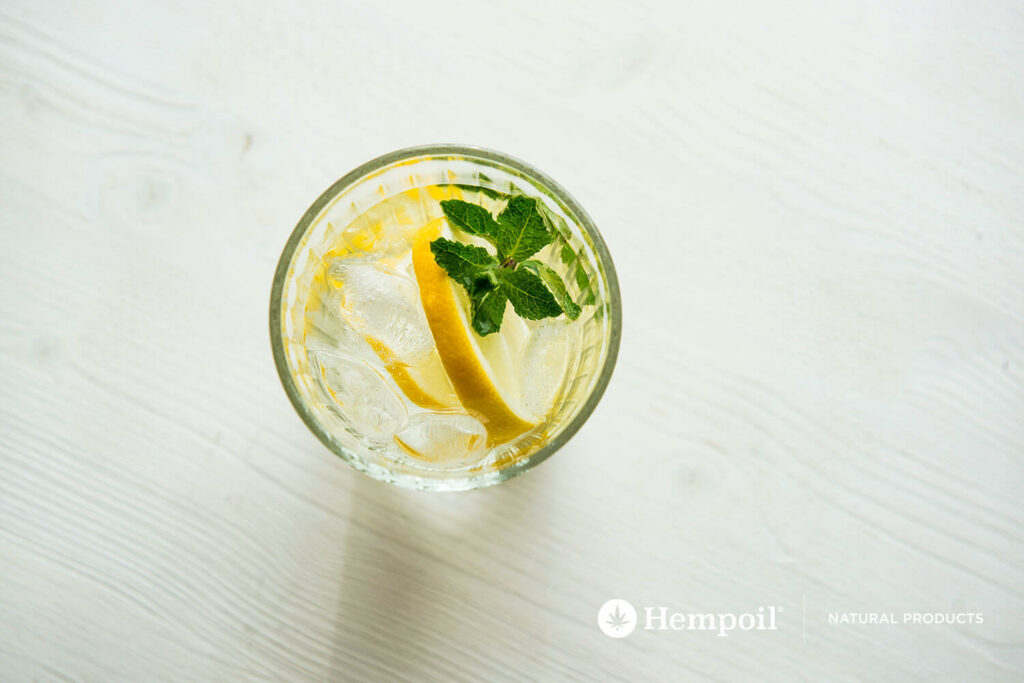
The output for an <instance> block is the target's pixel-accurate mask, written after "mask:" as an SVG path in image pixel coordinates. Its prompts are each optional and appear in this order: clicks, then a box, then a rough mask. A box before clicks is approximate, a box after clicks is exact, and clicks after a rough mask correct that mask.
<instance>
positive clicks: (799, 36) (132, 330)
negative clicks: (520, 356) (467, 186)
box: [0, 0, 1024, 681]
mask: <svg viewBox="0 0 1024 683" xmlns="http://www.w3.org/2000/svg"><path fill="white" fill-rule="evenodd" d="M379 4H380V6H379V7H370V6H367V4H365V3H336V2H330V3H328V2H322V3H317V4H311V5H310V6H308V7H306V8H304V9H303V10H302V11H301V12H299V11H296V9H295V7H294V6H293V5H292V4H290V3H283V2H266V1H261V2H258V3H242V2H237V1H234V2H232V1H228V2H221V3H189V4H188V5H187V6H182V5H183V3H165V2H147V3H137V2H132V3H130V2H117V1H112V0H104V1H103V2H93V3H71V2H54V3H30V2H21V1H15V2H7V3H5V4H4V5H3V7H2V8H0V111H2V121H3V125H2V126H0V149H2V155H0V206H2V207H3V210H2V211H0V226H2V228H0V229H2V233H0V235H2V248H0V283H2V289H0V678H3V679H4V680H95V681H100V680H102V681H110V680H131V681H139V680H176V681H177V680H211V681H213V680H313V681H315V680H425V679H426V680H452V679H455V680H522V679H542V680H679V679H708V680H744V679H750V678H758V679H764V680H780V681H782V680H785V681H792V680H809V681H810V680H814V681H817V680H937V679H944V680H972V681H983V680H1012V679H1016V678H1019V677H1021V676H1022V674H1024V543H1022V540H1024V532H1022V526H1024V504H1022V497H1021V493H1020V492H1021V490H1024V193H1022V192H1021V190H1022V188H1024V127H1022V126H1021V125H1020V122H1021V121H1022V120H1024V70H1022V68H1021V67H1022V65H1024V39H1022V36H1024V8H1022V6H1021V5H1020V4H1019V3H1013V2H997V1H988V0H986V1H983V2H980V3H964V2H962V3H946V4H941V5H936V4H935V3H929V2H914V1H911V0H899V1H898V2H868V3H864V2H837V3H809V2H808V3H801V2H781V3H761V4H750V3H734V2H724V3H722V2H694V3H682V4H680V3H667V2H666V3H653V2H640V3H637V2H630V3H625V2H604V3H594V2H591V3H584V2H576V1H575V0H574V1H573V2H564V3H550V2H548V3H533V2H527V3H520V4H518V5H517V6H516V7H515V8H514V9H511V8H508V7H499V6H498V5H494V6H490V5H489V4H488V3H475V4H473V3H457V2H440V3H438V2H432V3H412V2H391V3H379ZM437 141H452V142H465V143H472V144H480V145H484V146H488V147H493V148H496V149H500V150H503V151H506V152H508V153H511V154H513V155H515V156H518V157H521V158H523V159H526V160H528V161H530V162H532V163H534V164H536V165H537V166H538V167H540V168H542V169H544V170H545V171H547V172H548V173H550V174H551V175H552V176H553V177H555V178H557V179H558V180H559V181H561V182H562V183H563V184H564V185H565V186H566V187H567V188H568V189H569V190H570V191H571V192H572V193H573V194H574V195H575V196H576V197H577V199H579V200H580V202H581V203H582V204H583V205H584V206H585V207H587V209H588V211H589V212H590V213H591V214H592V216H593V217H594V218H595V220H596V222H597V224H598V225H599V226H600V228H601V230H602V232H603V233H604V236H605V238H606V240H607V242H608V244H609V247H610V249H611V251H612V253H613V255H614V257H615V261H616V266H617V268H618V273H619V278H620V280H621V282H622V288H623V298H624V324H625V326H624V337H623V344H622V351H621V354H620V358H619V363H618V368H617V370H616V373H615V376H614V377H613V380H612V384H611V386H610V388H609V390H608V393H607V394H606V397H605V399H604V400H603V402H602V404H601V405H600V406H599V408H598V410H597V412H596V414H595V416H594V417H593V418H591V420H590V422H589V423H588V424H587V425H586V427H585V428H584V429H583V430H582V431H581V432H580V433H579V435H578V436H576V437H575V438H574V440H573V441H572V442H571V443H570V444H569V445H568V446H567V447H566V448H565V449H564V450H563V451H562V452H561V453H559V454H558V456H557V457H555V458H553V459H552V460H550V461H549V462H547V463H545V464H544V465H543V466H542V467H540V468H539V469H538V470H536V471H535V472H531V473H530V474H529V475H527V476H526V477H523V478H521V479H518V480H515V481H512V482H509V483H507V484H504V485H502V486H500V487H497V488H495V489H491V490H485V491H478V492H473V493H470V494H465V495H431V494H418V493H413V492H408V491H402V490H397V489H393V488H390V487H388V486H385V485H382V484H378V483H376V482H374V481H371V480H369V479H367V478H366V477H364V476H362V475H359V474H358V473H356V472H355V471H353V470H351V469H349V468H348V467H347V466H345V465H344V464H343V463H341V462H340V461H338V460H336V459H335V458H333V457H332V456H330V455H329V454H328V453H327V451H326V450H325V449H324V448H322V447H321V446H320V444H319V443H318V442H317V441H316V439H315V438H314V437H313V436H312V435H311V434H310V433H309V432H308V431H307V430H306V429H305V427H304V426H303V425H302V423H301V421H300V420H299V419H298V417H297V416H296V415H295V414H294V412H293V411H292V409H291V406H290V405H289V404H288V401H287V399H286V398H285V396H284V392H283V391H282V390H281V388H280V386H279V383H278V380H277V377H276V374H275V371H274V368H273V363H272V361H271V357H270V350H269V341H268V338H267V331H266V315H267V298H268V293H269V288H270V280H271V276H272V272H273V269H274V265H275V263H276V259H277V257H278V254H279V253H280V249H281V248H282V247H283V245H284V242H285V239H286V237H287V235H288V233H289V232H290V230H291V227H292V226H293V225H294V224H295V222H296V220H297V219H298V217H299V216H300V215H301V213H302V211H303V210H304V209H305V208H306V206H308V204H309V203H310V202H311V201H312V199H314V198H315V197H316V196H317V195H318V194H319V193H320V192H321V191H322V190H323V189H324V188H325V187H326V186H328V185H329V184H330V183H331V182H332V181H333V180H334V179H336V178H337V177H339V176H340V175H342V174H343V173H344V172H346V171H347V170H349V169H351V168H353V167H354V166H356V165H358V164H359V163H361V162H363V161H366V160H367V159H370V158H372V157H374V156H376V155H378V154H381V153H384V152H386V151H389V150H392V149H396V148H399V147H403V146H407V145H411V144H420V143H426V142H437ZM611 597H622V598H626V599H628V600H630V601H631V602H633V603H634V604H636V605H639V606H642V605H667V606H669V607H670V608H672V609H673V610H678V611H740V612H742V611H747V610H750V609H756V607H757V606H758V605H766V604H777V605H780V606H782V607H783V608H784V612H783V613H782V616H781V618H780V619H781V621H780V630H779V631H778V632H775V633H766V634H736V635H734V636H733V637H729V638H718V637H715V636H712V635H710V634H704V633H687V632H681V633H660V632H640V631H638V632H637V633H634V634H633V635H632V636H630V637H628V638H624V639H622V640H614V641H613V640H610V639H608V638H606V637H605V636H603V635H602V634H601V632H600V631H599V630H598V629H597V627H596V623H595V618H596V611H597V609H598V607H599V606H600V605H601V604H602V603H603V602H604V601H605V600H607V599H609V598H611ZM805 600H806V633H805V632H804V628H803V626H804V620H803V604H804V601H805ZM914 610H920V611H929V612H950V611H964V612H982V613H984V615H985V621H984V623H983V624H981V625H960V626H952V627H950V626H944V627H939V626H930V627H924V626H893V627H879V626H875V627H867V626H864V627H849V626H846V627H843V626H836V625H831V626H830V625H828V623H827V615H828V613H829V612H846V611H885V612H888V611H893V612H898V613H902V612H904V611H914Z"/></svg>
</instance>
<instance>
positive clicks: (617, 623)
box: [605, 605, 629, 630]
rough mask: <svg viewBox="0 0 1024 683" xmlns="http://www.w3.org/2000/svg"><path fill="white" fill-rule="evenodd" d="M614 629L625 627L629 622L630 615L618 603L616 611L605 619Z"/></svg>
mask: <svg viewBox="0 0 1024 683" xmlns="http://www.w3.org/2000/svg"><path fill="white" fill-rule="evenodd" d="M605 623H607V624H608V625H609V626H611V627H612V628H613V629H615V630H618V629H620V628H625V627H626V625H628V624H629V617H627V616H626V615H625V614H623V613H622V609H621V608H620V607H619V606H618V605H616V606H615V611H614V612H612V613H611V614H609V615H608V619H607V620H606V621H605Z"/></svg>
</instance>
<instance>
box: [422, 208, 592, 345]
mask: <svg viewBox="0 0 1024 683" xmlns="http://www.w3.org/2000/svg"><path fill="white" fill-rule="evenodd" d="M441 210H442V211H443V212H444V215H445V217H446V218H447V219H448V222H449V223H451V224H452V225H453V226H454V227H456V228H458V229H459V230H462V231H464V232H467V233H469V234H471V235H477V236H479V237H482V238H484V239H485V240H487V241H488V242H490V243H491V244H492V245H494V247H495V251H496V253H495V254H492V253H491V252H490V251H488V250H487V249H486V248H484V247H478V246H473V245H469V244H463V243H462V242H456V241H454V240H450V239H446V238H444V237H439V238H437V239H436V240H434V241H433V242H431V243H430V251H431V252H432V253H433V254H434V260H435V261H436V262H437V265H439V266H441V268H443V269H444V270H445V272H447V273H448V275H449V276H450V277H451V278H452V279H454V280H455V281H456V282H458V283H459V284H460V285H462V286H463V288H465V290H466V293H467V294H468V295H469V299H470V303H471V307H470V308H471V310H470V314H471V322H472V325H473V329H474V330H475V331H476V333H477V334H479V335H480V336H486V335H488V334H491V333H494V332H497V331H499V330H500V329H501V321H502V319H503V318H504V316H505V306H506V304H507V303H509V302H511V303H512V308H513V310H515V312H516V313H517V314H518V315H519V316H520V317H522V318H526V319H528V320H541V319H543V318H554V317H557V316H559V315H562V314H563V313H564V314H565V315H566V317H568V318H569V319H570V320H575V319H577V318H578V317H579V316H580V307H579V306H578V305H577V304H576V302H575V301H573V299H572V297H571V296H570V295H569V292H568V290H567V289H566V286H565V283H564V282H563V281H562V278H561V277H560V276H559V275H558V273H556V272H555V271H554V270H552V269H551V268H550V267H548V266H547V265H546V264H544V263H543V262H541V261H538V260H536V259H530V257H531V256H533V255H534V254H536V253H537V252H539V251H540V250H541V249H543V248H544V247H546V246H547V245H549V244H551V242H552V241H553V240H554V238H555V235H556V230H555V228H554V227H553V226H552V225H551V223H550V219H549V218H548V217H547V213H546V212H545V211H544V210H543V208H542V206H541V204H540V203H539V202H538V201H537V200H536V199H534V198H532V197H527V196H524V195H513V196H512V197H510V198H509V200H508V202H507V203H506V205H505V208H504V209H502V211H501V213H499V214H498V216H497V218H495V217H493V216H492V215H491V214H490V213H489V212H488V211H487V210H486V209H485V208H483V207H482V206H478V205H476V204H471V203H469V202H464V201H460V200H458V199H447V200H445V201H442V202H441ZM528 259H529V260H528Z"/></svg>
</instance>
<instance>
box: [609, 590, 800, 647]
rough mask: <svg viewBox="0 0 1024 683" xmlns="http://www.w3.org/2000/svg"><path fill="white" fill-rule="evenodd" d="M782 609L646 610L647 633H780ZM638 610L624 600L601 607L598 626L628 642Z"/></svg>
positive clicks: (773, 606) (666, 608)
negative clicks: (725, 610)
mask: <svg viewBox="0 0 1024 683" xmlns="http://www.w3.org/2000/svg"><path fill="white" fill-rule="evenodd" d="M781 611H782V608H781V607H777V606H775V605H768V606H767V607H758V608H757V610H756V611H754V612H745V613H742V614H738V613H736V612H693V613H689V614H687V613H683V612H669V610H668V607H645V608H644V619H643V630H644V631H713V632H717V633H715V635H717V636H720V637H722V638H727V637H728V636H729V634H730V633H731V632H732V631H735V630H737V629H738V630H740V631H778V630H779V626H778V623H777V621H776V617H777V616H778V613H779V612H781ZM637 622H638V619H637V613H636V609H635V608H634V607H633V605H631V604H629V603H628V602H626V601H625V600H622V599H618V598H616V599H614V600H609V601H608V602H606V603H604V605H602V606H601V609H600V610H599V611H598V614H597V623H598V626H600V627H601V630H602V631H603V632H604V634H605V635H607V636H610V637H612V638H624V637H626V636H628V635H629V634H630V633H632V632H633V629H634V628H636V627H637V626H638V623H637Z"/></svg>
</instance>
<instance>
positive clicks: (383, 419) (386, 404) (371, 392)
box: [310, 351, 407, 441]
mask: <svg viewBox="0 0 1024 683" xmlns="http://www.w3.org/2000/svg"><path fill="white" fill-rule="evenodd" d="M310 355H311V358H310V367H311V368H313V370H314V371H315V372H316V374H317V378H316V379H317V382H319V384H320V386H321V388H322V389H323V390H324V392H325V393H326V394H327V396H328V397H329V399H330V400H331V401H333V403H334V407H335V409H336V412H338V413H339V414H340V415H341V417H342V419H344V420H345V421H346V422H347V423H348V424H349V425H350V426H351V427H352V428H353V429H354V430H355V431H356V432H358V433H359V434H360V435H362V436H364V437H367V438H369V439H371V440H378V441H390V440H391V438H392V436H393V435H394V434H395V433H396V432H397V431H398V430H400V429H401V428H402V426H403V425H404V424H405V422H406V417H407V411H406V408H405V403H403V402H402V399H401V397H399V395H398V394H397V393H396V392H395V390H394V389H392V388H391V386H390V385H389V384H388V382H387V381H386V380H385V379H384V377H383V375H381V374H380V372H378V371H377V370H375V369H374V368H373V367H372V366H371V365H370V364H368V363H367V362H365V361H362V360H359V359H356V358H350V357H346V356H343V355H340V354H333V353H326V352H322V351H321V352H314V353H312V354H310Z"/></svg>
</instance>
